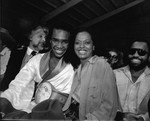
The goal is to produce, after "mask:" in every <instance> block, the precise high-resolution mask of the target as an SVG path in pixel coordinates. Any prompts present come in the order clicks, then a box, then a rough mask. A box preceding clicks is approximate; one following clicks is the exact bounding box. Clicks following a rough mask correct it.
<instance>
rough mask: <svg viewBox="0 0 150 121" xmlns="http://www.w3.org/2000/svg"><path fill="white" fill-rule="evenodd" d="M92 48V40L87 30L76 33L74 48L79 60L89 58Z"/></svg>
mask: <svg viewBox="0 0 150 121" xmlns="http://www.w3.org/2000/svg"><path fill="white" fill-rule="evenodd" d="M93 48H94V46H93V41H92V38H91V35H90V34H89V33H88V32H86V31H82V32H79V33H78V34H77V35H76V38H75V43H74V50H75V53H76V55H77V56H78V57H79V58H80V60H88V59H89V58H91V57H92V54H93Z"/></svg>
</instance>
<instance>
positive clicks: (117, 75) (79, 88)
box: [0, 26, 150, 121]
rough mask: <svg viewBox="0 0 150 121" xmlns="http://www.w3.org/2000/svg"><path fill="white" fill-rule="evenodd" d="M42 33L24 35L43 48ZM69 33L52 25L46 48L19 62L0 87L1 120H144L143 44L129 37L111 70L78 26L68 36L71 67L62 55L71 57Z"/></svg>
mask: <svg viewBox="0 0 150 121" xmlns="http://www.w3.org/2000/svg"><path fill="white" fill-rule="evenodd" d="M47 32H48V30H47V28H44V27H41V26H38V27H36V29H34V30H33V31H32V34H31V35H30V40H34V42H33V43H34V44H32V47H37V48H40V49H43V44H41V43H42V42H44V41H45V38H46V36H47ZM39 33H40V34H39ZM70 36H71V32H70V31H69V30H68V29H67V28H63V27H61V26H60V27H57V26H56V27H54V28H53V30H52V34H51V36H50V39H48V40H49V42H50V45H51V47H50V50H49V51H48V52H46V53H38V54H36V55H35V56H34V57H32V58H31V59H30V60H29V61H28V62H26V64H24V65H23V66H21V65H22V64H21V65H20V66H21V67H20V68H21V69H20V71H19V73H18V74H17V75H16V76H15V77H14V79H12V80H11V82H9V83H10V84H9V87H8V88H7V89H5V90H3V91H2V92H1V95H0V107H1V111H0V112H1V116H2V119H49V120H54V119H55V120H90V121H102V120H116V121H149V120H150V118H149V113H150V112H149V110H150V101H149V100H150V69H149V67H148V65H147V64H148V59H149V50H150V46H149V43H148V42H147V41H145V40H135V41H133V42H132V43H131V45H130V46H129V49H128V65H127V66H125V67H121V68H118V69H113V68H112V67H111V65H110V64H109V63H108V62H107V60H106V59H104V58H103V57H99V56H97V55H94V54H93V52H94V50H95V45H94V40H93V37H92V33H90V31H87V30H86V29H82V30H80V31H77V33H76V34H75V38H74V52H75V54H76V56H77V57H78V59H79V61H80V64H79V65H78V67H77V68H74V67H73V65H72V63H71V61H69V60H68V58H73V57H72V56H73V54H70V55H69V54H68V53H69V52H68V51H69V46H70V44H69V43H70ZM36 43H38V45H37V44H36ZM36 45H37V46H36ZM29 47H30V46H29ZM32 47H31V49H32ZM37 51H39V50H37ZM30 53H31V51H30ZM24 60H25V56H24V59H23V61H22V62H24ZM7 76H8V75H7ZM3 81H4V83H5V79H4V80H3Z"/></svg>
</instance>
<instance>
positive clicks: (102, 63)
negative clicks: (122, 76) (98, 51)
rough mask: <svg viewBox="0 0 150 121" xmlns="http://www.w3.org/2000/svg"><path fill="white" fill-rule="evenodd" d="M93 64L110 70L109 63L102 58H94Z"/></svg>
mask: <svg viewBox="0 0 150 121" xmlns="http://www.w3.org/2000/svg"><path fill="white" fill-rule="evenodd" d="M93 62H94V64H95V65H97V66H100V67H103V68H111V67H110V65H109V63H108V62H107V61H106V59H104V58H103V57H99V56H95V58H94V61H93Z"/></svg>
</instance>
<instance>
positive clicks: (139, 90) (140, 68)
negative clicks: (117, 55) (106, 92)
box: [114, 40, 150, 121]
mask: <svg viewBox="0 0 150 121" xmlns="http://www.w3.org/2000/svg"><path fill="white" fill-rule="evenodd" d="M149 50H150V46H149V43H148V42H147V41H146V40H135V41H132V43H131V44H130V46H129V51H128V65H127V66H125V67H122V68H119V69H116V70H114V73H115V75H116V83H117V87H118V92H119V98H120V103H121V110H120V112H118V113H117V117H116V120H119V121H120V120H121V121H122V120H123V121H149V120H150V118H149V116H148V99H149V98H150V69H149V68H148V65H147V64H148V58H149Z"/></svg>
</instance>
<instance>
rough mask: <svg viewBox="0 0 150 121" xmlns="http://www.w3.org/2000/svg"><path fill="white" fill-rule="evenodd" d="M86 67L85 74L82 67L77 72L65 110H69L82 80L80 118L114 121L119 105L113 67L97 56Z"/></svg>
mask: <svg viewBox="0 0 150 121" xmlns="http://www.w3.org/2000/svg"><path fill="white" fill-rule="evenodd" d="M86 66H87V68H86V69H85V73H82V72H81V65H80V66H79V68H78V70H77V71H76V73H75V76H74V81H73V84H72V88H71V93H70V95H69V97H68V100H67V102H66V104H65V106H64V107H63V110H66V109H68V107H69V105H70V102H71V97H72V95H73V93H74V92H75V89H76V87H77V86H78V85H79V84H80V78H81V91H80V99H79V100H80V102H79V103H80V107H79V118H80V119H81V120H85V119H86V117H87V119H88V120H92V119H91V118H90V117H88V116H89V115H90V114H92V115H93V116H95V117H96V119H98V120H111V119H114V118H115V116H116V112H117V109H118V105H119V104H118V94H117V87H116V82H115V76H114V74H113V71H112V69H111V67H110V66H109V64H108V63H107V62H106V61H105V60H104V59H102V58H99V57H97V56H94V57H92V58H91V59H90V60H89V61H88V63H87V64H86ZM83 68H84V67H83ZM83 68H82V70H83ZM81 73H82V74H81ZM80 75H81V76H80Z"/></svg>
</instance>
